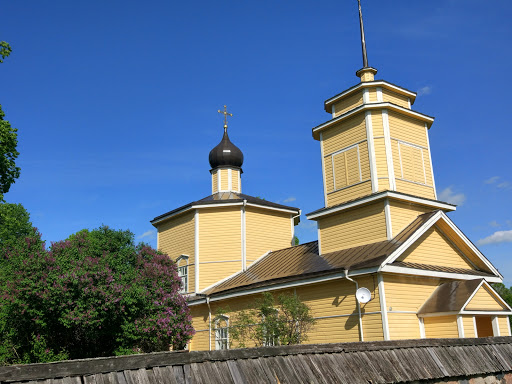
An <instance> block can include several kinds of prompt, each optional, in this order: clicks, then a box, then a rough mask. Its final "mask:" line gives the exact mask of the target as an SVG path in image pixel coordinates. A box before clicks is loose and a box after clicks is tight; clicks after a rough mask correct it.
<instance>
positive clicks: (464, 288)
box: [418, 279, 483, 315]
mask: <svg viewBox="0 0 512 384" xmlns="http://www.w3.org/2000/svg"><path fill="white" fill-rule="evenodd" d="M482 280H483V279H474V280H463V281H450V282H447V283H443V284H441V285H439V287H437V288H436V290H435V291H434V293H432V295H431V296H430V297H429V298H428V299H427V301H425V303H424V304H423V305H422V306H421V308H420V309H419V311H418V315H424V314H427V313H442V312H459V311H460V310H461V309H462V307H463V306H464V304H465V303H466V301H468V299H469V298H470V297H471V295H472V294H473V292H475V289H477V288H478V286H479V285H480V283H481V282H482Z"/></svg>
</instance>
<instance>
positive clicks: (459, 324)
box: [457, 315, 465, 339]
mask: <svg viewBox="0 0 512 384" xmlns="http://www.w3.org/2000/svg"><path fill="white" fill-rule="evenodd" d="M457 329H458V330H459V338H461V339H463V338H464V337H465V336H464V321H463V320H462V316H460V315H459V316H457Z"/></svg>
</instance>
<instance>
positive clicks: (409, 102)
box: [407, 97, 411, 109]
mask: <svg viewBox="0 0 512 384" xmlns="http://www.w3.org/2000/svg"><path fill="white" fill-rule="evenodd" d="M407 104H408V105H409V109H411V98H410V97H408V98H407Z"/></svg>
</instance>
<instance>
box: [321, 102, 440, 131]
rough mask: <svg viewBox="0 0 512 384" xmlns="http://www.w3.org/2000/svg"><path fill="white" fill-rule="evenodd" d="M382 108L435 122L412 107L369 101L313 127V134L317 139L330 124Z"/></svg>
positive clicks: (424, 120)
mask: <svg viewBox="0 0 512 384" xmlns="http://www.w3.org/2000/svg"><path fill="white" fill-rule="evenodd" d="M382 108H387V109H391V110H394V111H397V112H403V113H404V114H406V115H408V116H411V117H413V118H415V119H418V120H422V121H423V122H426V123H427V124H428V123H430V124H432V123H433V122H434V118H433V117H430V116H427V115H424V114H422V113H419V112H416V111H413V110H412V109H407V108H404V107H401V106H399V105H396V104H393V103H390V102H382V103H369V104H362V105H360V106H359V107H356V108H354V109H351V110H350V111H348V112H345V113H343V114H341V115H339V116H338V117H336V118H334V119H331V120H329V121H326V122H325V123H323V124H320V125H318V126H316V127H315V128H313V136H314V138H315V139H316V135H315V133H317V132H319V131H321V130H323V129H325V128H329V127H330V126H332V125H334V124H337V123H339V122H341V121H343V120H345V119H347V118H349V117H351V116H353V115H355V114H357V113H359V112H363V111H370V110H373V109H382Z"/></svg>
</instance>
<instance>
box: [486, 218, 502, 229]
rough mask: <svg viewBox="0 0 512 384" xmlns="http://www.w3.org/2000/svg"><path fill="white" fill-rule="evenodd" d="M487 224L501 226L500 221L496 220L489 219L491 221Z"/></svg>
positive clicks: (495, 226)
mask: <svg viewBox="0 0 512 384" xmlns="http://www.w3.org/2000/svg"><path fill="white" fill-rule="evenodd" d="M489 225H490V226H491V227H494V228H498V227H501V224H500V223H498V222H497V221H496V220H493V221H491V222H490V223H489Z"/></svg>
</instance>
